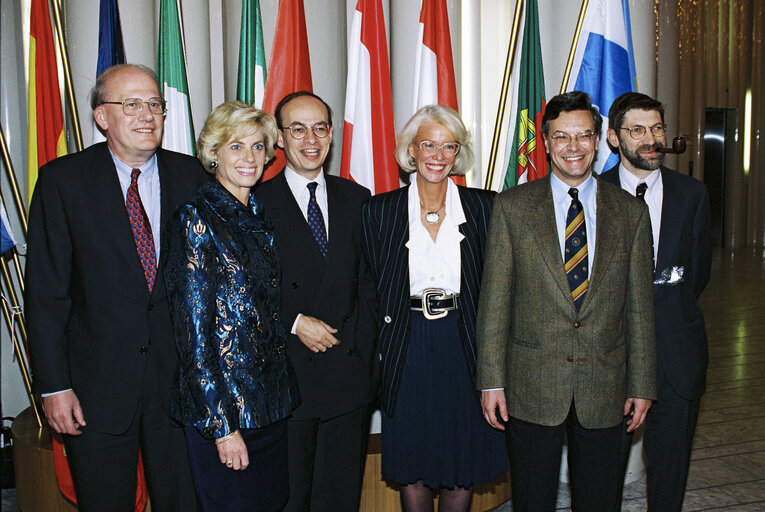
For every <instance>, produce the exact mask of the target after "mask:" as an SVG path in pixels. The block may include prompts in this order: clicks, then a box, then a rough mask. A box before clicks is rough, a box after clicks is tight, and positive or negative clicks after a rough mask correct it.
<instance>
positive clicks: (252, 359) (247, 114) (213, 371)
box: [165, 101, 299, 512]
mask: <svg viewBox="0 0 765 512" xmlns="http://www.w3.org/2000/svg"><path fill="white" fill-rule="evenodd" d="M275 140H276V122H275V121H274V118H273V117H272V116H271V115H269V114H267V113H265V112H263V111H261V110H258V109H255V108H254V107H252V106H249V105H246V104H244V103H241V102H234V101H231V102H227V103H224V104H222V105H220V106H218V107H217V108H216V109H215V110H214V111H213V112H212V114H210V117H209V118H208V119H207V121H206V123H205V126H204V128H203V130H202V133H201V134H200V136H199V141H198V142H197V149H198V153H199V158H200V160H201V161H202V164H203V165H204V166H205V169H207V170H208V172H210V173H212V174H213V175H214V176H215V180H214V181H213V180H211V181H210V182H209V183H207V184H205V185H203V186H202V187H201V188H200V189H199V191H198V192H197V197H196V198H195V199H193V200H192V201H190V202H189V203H187V204H185V205H183V206H181V207H180V208H179V209H178V210H177V211H176V212H175V215H174V218H173V219H172V221H171V222H170V230H169V231H170V233H169V235H168V236H169V240H170V242H169V248H168V255H167V257H166V260H165V261H166V262H167V263H166V266H165V282H166V286H167V291H168V297H169V300H170V309H171V313H172V316H173V325H174V329H175V339H176V346H177V349H178V358H179V365H178V370H177V372H176V376H175V380H174V388H173V392H172V399H171V404H170V412H171V414H172V415H173V417H174V418H175V419H176V420H178V421H179V422H181V423H182V424H183V425H184V426H185V433H186V440H187V445H188V449H189V459H190V461H191V472H192V476H193V478H194V485H195V488H196V491H197V496H198V498H199V501H200V503H201V505H202V507H203V509H204V510H214V511H216V512H217V511H235V510H236V511H254V510H263V511H274V510H280V509H281V508H282V506H283V505H284V503H285V502H286V501H287V497H288V493H289V491H288V480H287V466H286V460H287V425H286V418H287V416H289V414H290V412H291V411H292V410H293V409H294V408H295V407H296V406H297V405H298V404H299V396H298V392H297V381H296V379H295V373H294V370H293V368H292V365H291V363H290V361H289V359H288V358H287V353H286V348H285V343H286V341H285V339H286V338H285V336H286V335H285V332H284V328H283V326H282V323H281V322H280V321H279V308H280V281H281V275H280V266H279V258H278V254H277V253H276V248H275V246H274V237H273V232H272V230H271V226H270V224H269V222H268V221H267V220H266V218H265V216H264V212H263V208H262V206H261V205H260V203H258V202H257V201H256V200H255V199H254V197H252V196H251V195H250V189H251V188H252V187H253V186H254V185H255V183H256V182H257V181H258V179H259V178H260V176H261V175H262V173H263V167H264V165H265V163H266V162H268V161H269V160H270V159H271V158H272V156H273V154H274V142H275Z"/></svg>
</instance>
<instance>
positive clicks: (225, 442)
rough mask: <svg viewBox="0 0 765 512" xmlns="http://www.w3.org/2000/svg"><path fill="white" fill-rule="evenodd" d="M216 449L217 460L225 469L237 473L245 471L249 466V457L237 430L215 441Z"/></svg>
mask: <svg viewBox="0 0 765 512" xmlns="http://www.w3.org/2000/svg"><path fill="white" fill-rule="evenodd" d="M215 446H216V447H217V448H218V458H219V459H220V461H221V463H222V464H225V465H226V467H227V468H229V469H233V470H234V471H239V470H240V469H247V466H249V465H250V456H249V455H248V454H247V445H245V444H244V439H242V435H241V434H240V433H239V431H238V430H235V431H233V432H232V433H230V434H229V435H227V436H224V437H221V438H220V439H216V440H215Z"/></svg>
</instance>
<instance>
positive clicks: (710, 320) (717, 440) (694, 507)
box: [2, 249, 765, 512]
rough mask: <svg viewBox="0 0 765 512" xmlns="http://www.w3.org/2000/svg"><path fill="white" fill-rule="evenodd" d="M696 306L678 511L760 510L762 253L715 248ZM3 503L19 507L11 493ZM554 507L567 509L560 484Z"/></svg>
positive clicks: (635, 491) (764, 367) (507, 510)
mask: <svg viewBox="0 0 765 512" xmlns="http://www.w3.org/2000/svg"><path fill="white" fill-rule="evenodd" d="M701 303H702V307H703V310H704V314H705V317H706V323H707V332H708V336H709V355H710V362H709V372H708V374H707V392H706V394H705V395H704V397H703V399H702V401H701V414H700V417H699V424H698V428H697V430H696V437H695V440H694V445H693V455H692V460H691V467H690V476H689V480H688V486H687V490H686V493H685V503H684V505H683V510H684V511H701V510H715V511H721V510H729V511H733V510H735V511H742V512H747V511H752V512H754V511H765V250H763V249H757V250H755V249H741V250H737V251H735V252H731V251H722V252H719V251H718V252H717V253H716V254H715V258H714V260H713V268H712V280H711V281H710V283H709V286H708V287H707V289H706V291H705V292H704V295H703V296H702V299H701ZM2 504H3V505H2V510H3V511H4V512H5V511H7V512H16V511H17V510H18V508H17V507H16V504H15V494H14V493H13V491H8V490H4V491H3V500H2ZM558 509H559V510H570V508H569V498H568V489H567V488H566V486H565V485H561V490H560V495H559V499H558ZM622 510H623V511H625V512H632V511H642V510H645V480H644V479H641V480H638V481H636V482H634V483H632V484H629V485H627V486H626V487H625V491H624V499H623V502H622ZM511 511H512V503H510V502H508V503H505V504H504V505H502V506H500V507H499V508H498V509H497V512H511ZM370 512H373V511H370Z"/></svg>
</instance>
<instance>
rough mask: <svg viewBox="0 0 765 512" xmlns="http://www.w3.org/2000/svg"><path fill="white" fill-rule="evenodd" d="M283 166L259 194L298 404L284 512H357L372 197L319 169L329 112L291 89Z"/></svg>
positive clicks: (282, 122) (369, 324)
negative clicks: (364, 220) (366, 207)
mask: <svg viewBox="0 0 765 512" xmlns="http://www.w3.org/2000/svg"><path fill="white" fill-rule="evenodd" d="M275 117H276V123H277V125H278V127H279V135H278V139H277V144H278V145H279V147H281V148H283V149H284V154H285V156H286V160H287V166H286V167H285V169H284V170H283V171H282V172H280V173H279V174H278V175H276V176H275V177H274V178H273V179H271V180H269V181H267V182H265V183H263V184H261V185H259V186H258V187H257V189H256V190H255V196H256V198H257V199H258V200H259V201H261V202H262V203H263V205H264V207H265V211H266V216H267V217H268V218H269V219H271V220H272V221H273V223H274V236H275V239H276V245H277V248H278V250H279V257H280V259H281V263H282V316H281V319H282V322H283V323H284V326H285V328H286V329H287V331H289V332H291V336H290V337H289V338H288V340H287V350H288V351H289V355H290V358H291V359H292V363H293V365H294V366H295V371H296V373H297V377H298V385H299V387H300V394H301V396H302V398H303V403H302V405H301V406H300V407H298V408H297V409H296V410H295V412H294V414H293V416H292V418H291V419H290V420H289V422H288V443H289V461H288V462H289V473H290V499H289V502H288V504H287V507H286V509H285V510H287V511H308V510H311V511H333V512H336V511H351V510H353V511H356V510H358V507H359V499H360V496H361V480H362V478H363V474H364V460H365V457H366V445H367V437H368V432H369V414H370V402H371V400H372V361H373V354H374V345H375V343H374V342H375V337H376V324H375V321H374V316H373V314H372V304H373V301H374V297H375V290H374V284H373V283H372V279H371V275H370V273H369V270H368V268H367V267H366V264H365V261H364V259H363V257H362V254H361V205H362V203H363V202H364V201H365V200H366V199H367V198H369V191H368V190H367V189H365V188H364V187H361V186H359V185H357V184H355V183H353V182H352V181H349V180H345V179H341V178H338V177H335V176H331V175H328V174H326V173H324V172H323V165H324V161H325V160H326V158H327V154H328V153H329V149H330V145H331V143H332V112H331V110H330V108H329V106H328V105H327V104H326V103H325V102H324V101H323V100H322V99H321V98H319V97H318V96H316V95H314V94H312V93H308V92H297V93H293V94H290V95H288V96H286V97H285V98H283V99H282V100H281V101H280V102H279V104H278V105H277V107H276V111H275Z"/></svg>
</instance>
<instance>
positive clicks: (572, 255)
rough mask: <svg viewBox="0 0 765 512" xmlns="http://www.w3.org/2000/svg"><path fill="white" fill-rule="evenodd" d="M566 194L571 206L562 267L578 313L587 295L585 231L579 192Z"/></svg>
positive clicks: (567, 218) (575, 190)
mask: <svg viewBox="0 0 765 512" xmlns="http://www.w3.org/2000/svg"><path fill="white" fill-rule="evenodd" d="M568 194H569V195H570V196H571V206H569V208H568V214H567V215H566V250H565V252H566V257H565V261H564V265H563V267H564V268H565V270H566V277H568V286H569V288H570V289H571V296H572V297H573V299H574V304H575V305H576V309H577V311H578V310H579V308H580V307H581V306H582V302H583V301H584V295H585V293H587V283H588V280H587V231H586V229H585V222H584V208H583V207H582V203H581V202H580V201H579V191H578V190H577V189H575V188H571V189H569V191H568Z"/></svg>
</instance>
